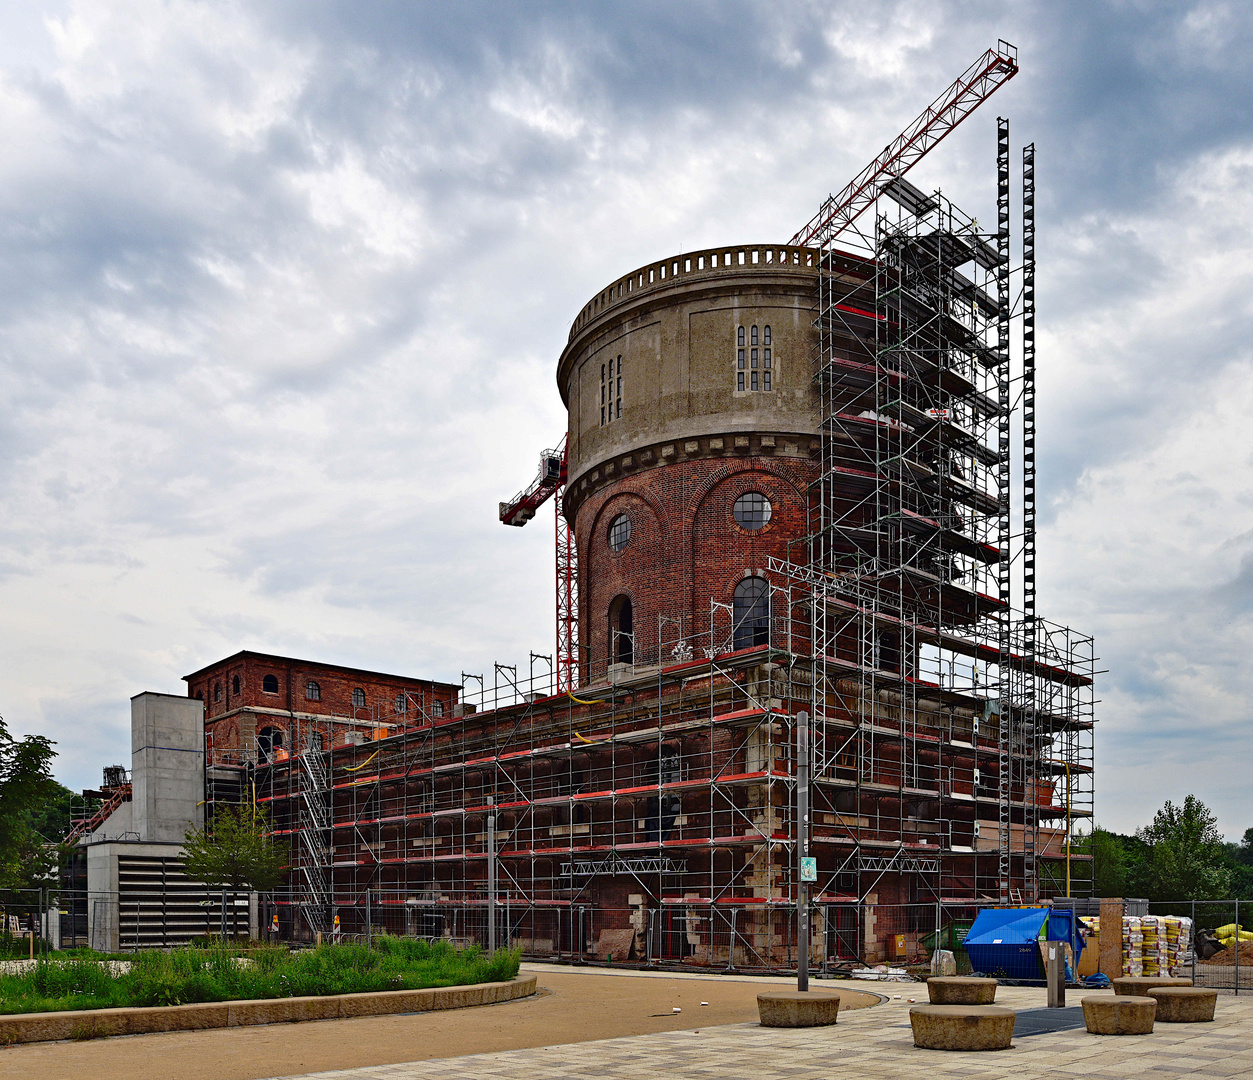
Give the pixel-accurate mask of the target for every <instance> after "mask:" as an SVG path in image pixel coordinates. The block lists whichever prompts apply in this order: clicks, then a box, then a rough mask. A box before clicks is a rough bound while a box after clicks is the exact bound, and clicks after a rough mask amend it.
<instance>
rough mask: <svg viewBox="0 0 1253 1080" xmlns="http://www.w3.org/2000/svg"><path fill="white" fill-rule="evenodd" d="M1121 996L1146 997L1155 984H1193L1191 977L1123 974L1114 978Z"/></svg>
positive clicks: (1115, 990) (1116, 988)
mask: <svg viewBox="0 0 1253 1080" xmlns="http://www.w3.org/2000/svg"><path fill="white" fill-rule="evenodd" d="M1112 982H1113V984H1114V993H1115V994H1117V995H1118V996H1119V997H1145V996H1147V994H1148V992H1149V991H1150V990H1152V989H1153V988H1154V987H1155V986H1191V985H1192V980H1191V979H1172V978H1170V976H1168V975H1123V976H1121V977H1119V978H1117V979H1114V980H1112Z"/></svg>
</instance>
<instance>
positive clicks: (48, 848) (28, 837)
mask: <svg viewBox="0 0 1253 1080" xmlns="http://www.w3.org/2000/svg"><path fill="white" fill-rule="evenodd" d="M74 799H75V795H74V792H72V791H71V790H70V789H69V788H67V787H63V786H62V785H61V784H58V783H57V782H56V781H55V780H54V781H53V782H52V783H51V784H50V785H49V791H48V795H47V797H46V798H44V799H42V800H41V801H39V802H36V803H34V804H33V805H31V806H28V807H27V808H26V809H25V810H24V811H22V813H21V815H20V821H18V822H16V823H15V824H16V826H17V828H16V829H15V832H16V833H17V837H18V841H17V842H18V848H17V857H18V863H19V866H18V872H17V878H16V880H15V882H14V883H13V884H12V885H11V886H10V887H11V888H17V889H41V888H53V887H55V886H56V884H57V882H58V879H59V876H60V875H59V872H60V865H61V859H62V858H63V856H64V855H65V853H66V851H67V849H66V848H65V847H64V846H63V843H62V842H63V841H64V839H65V836H66V833H68V832H69V831H70V824H71V822H72V820H73V802H74Z"/></svg>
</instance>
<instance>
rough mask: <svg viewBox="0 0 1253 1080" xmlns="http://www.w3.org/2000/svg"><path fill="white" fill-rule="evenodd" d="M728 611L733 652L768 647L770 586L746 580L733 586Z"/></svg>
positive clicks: (758, 578) (749, 578) (766, 583)
mask: <svg viewBox="0 0 1253 1080" xmlns="http://www.w3.org/2000/svg"><path fill="white" fill-rule="evenodd" d="M731 611H732V615H731V624H732V632H731V647H732V648H733V649H751V648H753V647H754V646H757V645H768V644H769V643H770V583H769V582H768V581H767V580H766V579H765V578H763V577H746V578H744V579H743V580H742V581H741V582H740V583H739V584H738V585H736V586H735V597H734V600H733V601H732V609H731Z"/></svg>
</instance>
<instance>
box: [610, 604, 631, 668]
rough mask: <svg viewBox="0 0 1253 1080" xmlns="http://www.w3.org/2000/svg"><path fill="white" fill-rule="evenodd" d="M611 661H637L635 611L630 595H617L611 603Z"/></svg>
mask: <svg viewBox="0 0 1253 1080" xmlns="http://www.w3.org/2000/svg"><path fill="white" fill-rule="evenodd" d="M609 662H610V663H611V664H634V663H635V612H634V610H633V609H632V606H631V598H630V597H629V596H615V597H614V598H613V601H612V602H611V603H610V605H609Z"/></svg>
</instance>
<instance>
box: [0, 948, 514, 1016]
mask: <svg viewBox="0 0 1253 1080" xmlns="http://www.w3.org/2000/svg"><path fill="white" fill-rule="evenodd" d="M244 956H246V958H247V959H246V961H245V962H241V958H242V957H244ZM129 959H130V961H131V970H130V971H129V972H127V973H126V974H124V975H113V974H110V973H109V971H108V970H107V969H106V967H105V966H104V965H102V964H100V963H99V962H98V961H96V960H88V959H68V960H64V959H54V960H40V961H39V962H38V963H37V964H36V965H35V966H34V967H33V968H32V969H31V970H29V971H26V972H23V973H22V974H20V975H0V1013H27V1012H56V1011H61V1010H67V1009H112V1008H118V1007H122V1006H128V1005H190V1004H194V1003H198V1002H204V1001H235V1000H239V999H251V998H284V997H321V996H325V995H329V994H360V993H368V992H372V991H380V990H420V989H422V988H424V987H428V986H466V985H470V984H474V983H484V982H505V981H507V980H509V979H512V978H514V977H515V976H516V975H517V974H518V965H519V962H520V959H521V956H520V953H519V952H518V950H502V951H499V952H497V953H496V954H495V955H494V956H489V955H488V954H487V953H485V952H484V951H483V950H482V949H480V948H478V947H477V946H471V947H470V948H467V949H461V950H457V949H454V948H453V947H452V946H451V945H449V944H447V943H446V942H436V943H435V944H433V945H432V944H428V943H426V942H425V941H413V940H410V939H407V938H392V937H380V938H377V939H375V942H374V947H373V948H367V947H366V946H365V945H330V944H325V945H321V946H319V947H318V948H316V949H311V950H308V951H305V952H296V953H292V952H288V951H287V950H286V949H284V948H279V947H266V948H260V949H250V950H248V951H247V952H246V953H244V952H243V951H241V950H239V949H235V948H230V947H225V948H223V947H221V946H219V947H216V948H185V949H173V950H171V951H170V952H162V951H159V950H152V951H149V952H140V953H135V954H134V955H133V956H131V957H129Z"/></svg>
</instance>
